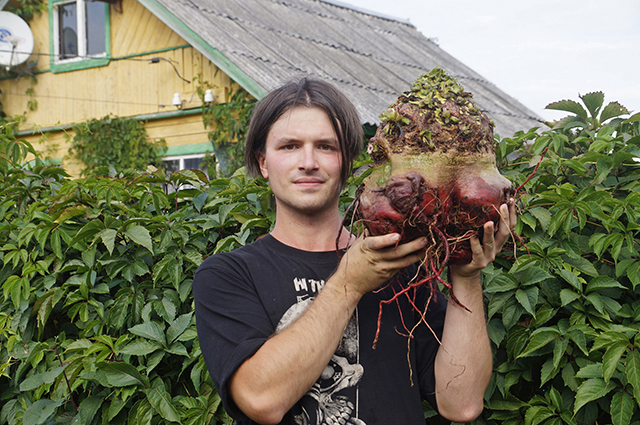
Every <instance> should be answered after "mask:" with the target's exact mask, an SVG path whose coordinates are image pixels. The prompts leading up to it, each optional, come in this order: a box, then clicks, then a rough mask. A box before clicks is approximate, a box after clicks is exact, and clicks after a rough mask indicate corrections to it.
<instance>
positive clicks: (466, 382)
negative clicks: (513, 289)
mask: <svg viewBox="0 0 640 425" xmlns="http://www.w3.org/2000/svg"><path fill="white" fill-rule="evenodd" d="M452 283H453V285H454V291H455V294H456V297H457V298H458V299H459V300H460V302H461V303H462V304H463V305H464V306H466V307H467V308H468V309H469V310H471V312H469V311H467V310H465V309H464V308H462V307H461V306H459V305H457V304H456V303H455V302H454V301H450V302H449V305H448V307H447V313H446V317H445V325H444V329H443V334H442V346H441V347H440V349H439V351H438V355H437V357H436V363H435V373H436V399H437V402H438V409H439V410H440V413H441V414H442V415H443V416H445V417H446V418H448V419H450V420H454V421H456V422H469V421H471V420H473V419H475V418H476V417H477V416H478V415H479V414H480V413H481V412H482V407H483V396H484V392H485V390H486V388H487V385H488V384H489V380H490V378H491V372H492V354H491V345H490V342H489V336H488V334H487V326H486V319H485V313H484V303H483V295H482V285H481V283H480V279H479V278H457V281H454V282H452Z"/></svg>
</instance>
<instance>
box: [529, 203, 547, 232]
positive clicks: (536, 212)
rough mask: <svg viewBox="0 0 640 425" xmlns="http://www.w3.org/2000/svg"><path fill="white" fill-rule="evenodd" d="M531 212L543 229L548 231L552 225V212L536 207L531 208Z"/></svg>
mask: <svg viewBox="0 0 640 425" xmlns="http://www.w3.org/2000/svg"><path fill="white" fill-rule="evenodd" d="M529 212H530V213H531V215H533V216H534V217H535V218H536V219H537V220H538V221H539V222H540V225H541V226H542V228H543V229H548V228H549V224H550V223H551V212H550V211H549V210H547V209H545V208H541V207H534V208H530V209H529Z"/></svg>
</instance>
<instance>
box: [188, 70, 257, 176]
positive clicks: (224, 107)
mask: <svg viewBox="0 0 640 425" xmlns="http://www.w3.org/2000/svg"><path fill="white" fill-rule="evenodd" d="M207 87H208V84H207V83H206V82H204V83H203V84H202V85H201V86H200V87H199V88H198V94H199V96H200V98H201V99H203V100H204V93H205V90H206V88H207ZM231 87H232V88H231V89H230V91H229V93H228V94H227V96H226V99H225V101H223V102H215V103H213V104H211V105H206V104H205V106H204V107H203V108H202V121H203V123H204V127H205V128H210V129H212V131H211V132H210V133H209V140H210V141H211V143H212V145H213V155H212V154H208V155H207V156H205V158H204V160H203V161H204V162H205V164H206V165H207V169H208V170H210V171H209V174H210V175H211V176H212V177H215V174H214V173H212V171H211V170H219V171H217V172H216V173H219V174H221V175H222V176H227V177H228V176H230V175H231V174H233V172H234V171H236V170H237V169H238V168H240V167H242V164H243V158H244V156H243V153H244V141H245V136H246V134H247V130H248V128H249V124H248V123H249V117H250V116H251V113H252V112H253V107H254V105H255V103H256V100H255V98H253V96H251V95H250V94H249V93H248V92H247V91H246V90H244V89H243V88H242V87H239V86H237V85H235V84H232V85H231Z"/></svg>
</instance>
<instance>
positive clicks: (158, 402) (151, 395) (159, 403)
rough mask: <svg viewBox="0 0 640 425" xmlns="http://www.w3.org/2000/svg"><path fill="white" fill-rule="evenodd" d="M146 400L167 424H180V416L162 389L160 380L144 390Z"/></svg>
mask: <svg viewBox="0 0 640 425" xmlns="http://www.w3.org/2000/svg"><path fill="white" fill-rule="evenodd" d="M146 394H147V400H148V401H149V403H150V404H151V406H152V407H153V410H155V411H156V412H157V413H158V414H160V416H162V417H163V418H164V419H165V420H167V421H169V422H180V414H179V413H178V411H177V410H176V408H175V406H174V405H173V402H172V401H171V397H170V395H169V393H167V390H166V389H165V387H164V383H163V382H162V379H160V378H156V379H154V380H153V384H152V386H151V387H150V388H147V390H146Z"/></svg>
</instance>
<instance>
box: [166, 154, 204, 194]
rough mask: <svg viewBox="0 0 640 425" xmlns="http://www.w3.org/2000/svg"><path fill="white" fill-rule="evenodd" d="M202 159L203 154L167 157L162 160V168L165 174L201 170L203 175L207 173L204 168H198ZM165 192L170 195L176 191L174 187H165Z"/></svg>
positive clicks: (190, 187)
mask: <svg viewBox="0 0 640 425" xmlns="http://www.w3.org/2000/svg"><path fill="white" fill-rule="evenodd" d="M203 158H204V155H203V154H193V155H181V156H167V157H165V158H163V160H162V166H163V167H164V171H165V173H167V174H171V173H175V172H176V171H180V170H202V171H204V172H205V173H206V172H207V170H206V168H204V167H202V168H201V167H200V166H201V165H204V164H201V163H202V159H203ZM192 188H193V186H191V185H183V186H182V189H192ZM165 191H166V192H167V193H172V192H175V191H176V188H175V187H174V186H166V187H165Z"/></svg>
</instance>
